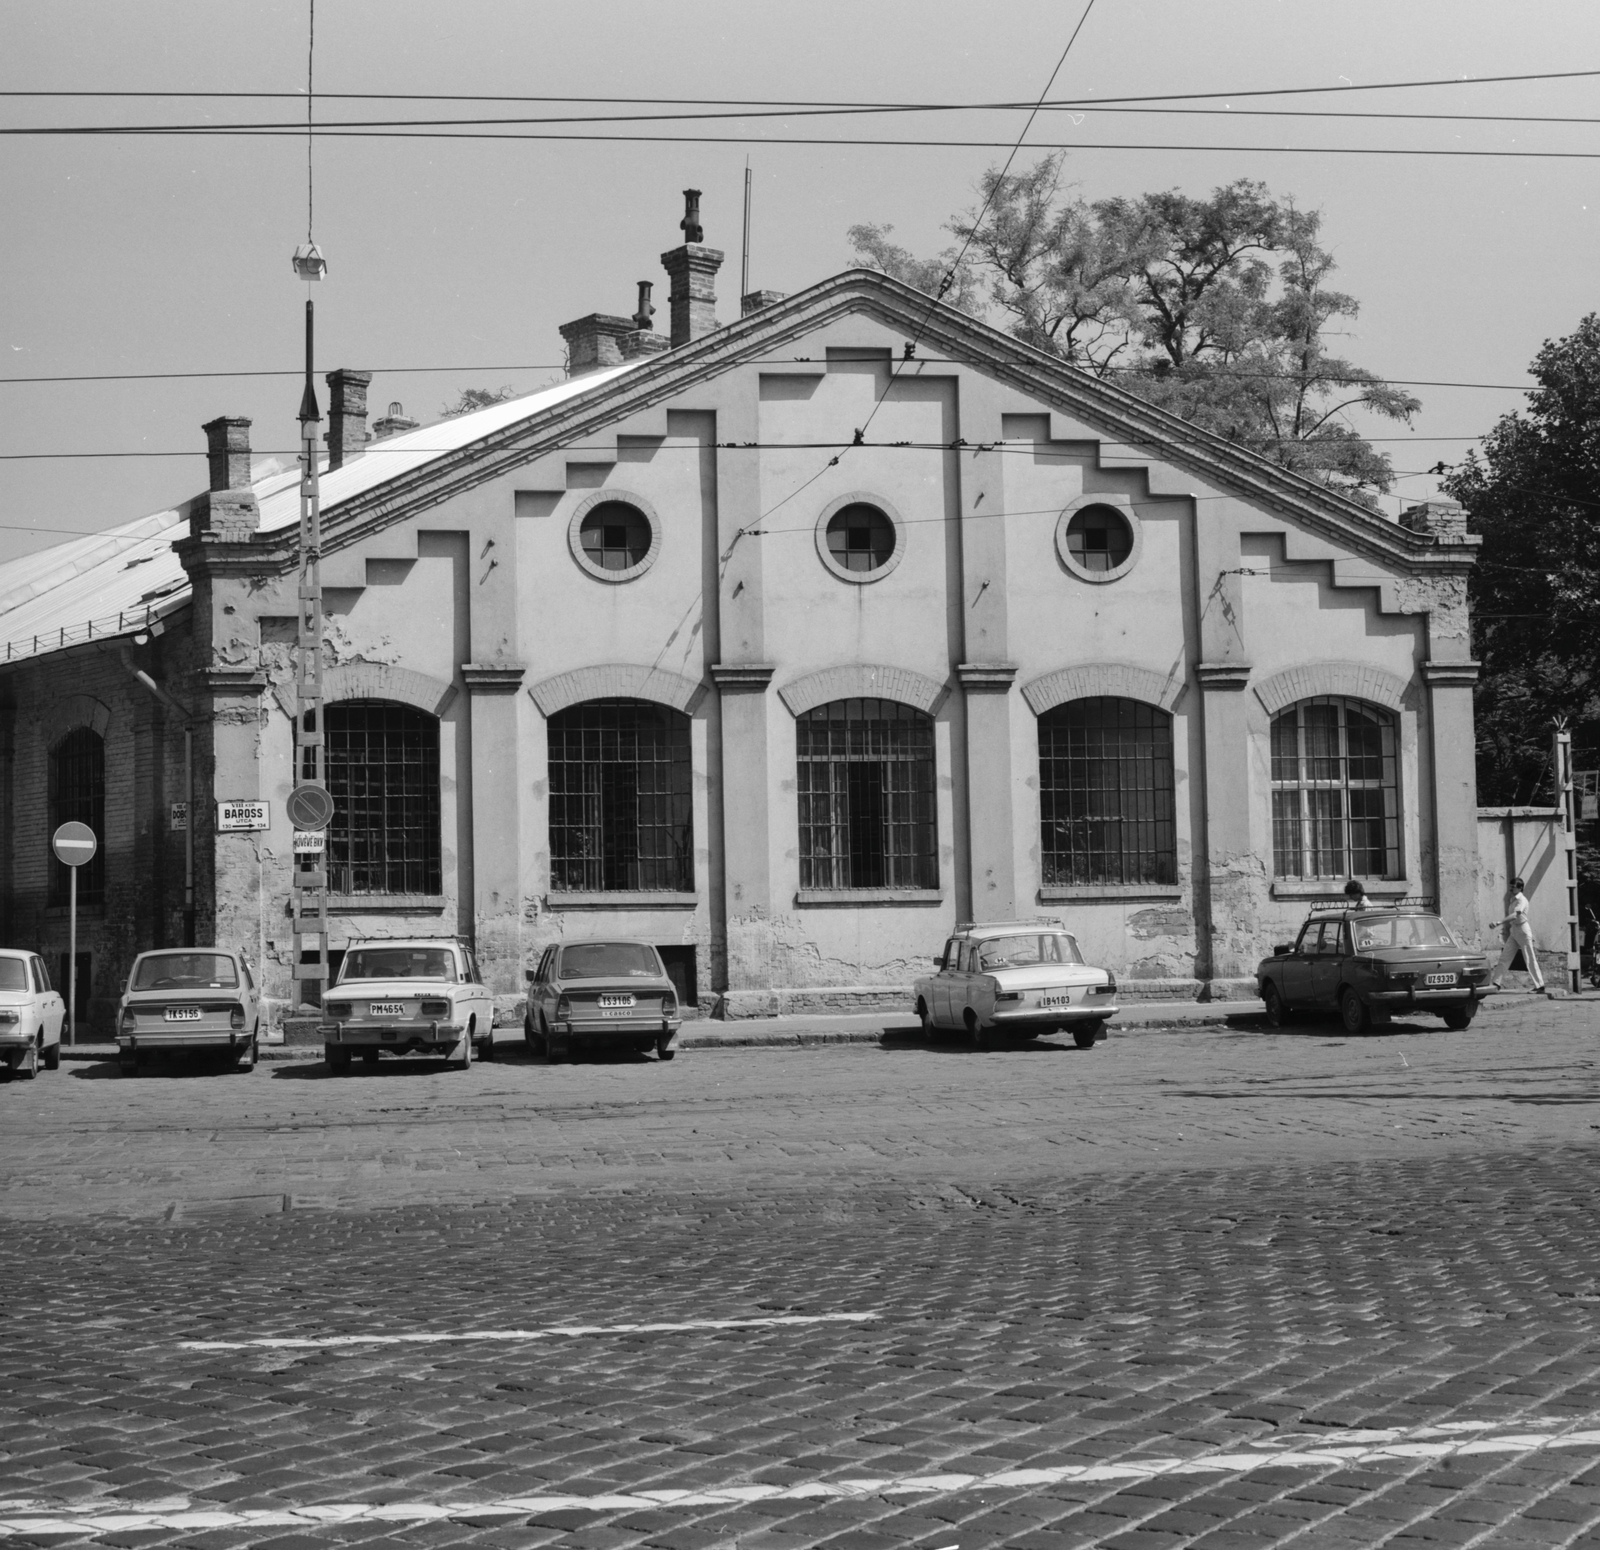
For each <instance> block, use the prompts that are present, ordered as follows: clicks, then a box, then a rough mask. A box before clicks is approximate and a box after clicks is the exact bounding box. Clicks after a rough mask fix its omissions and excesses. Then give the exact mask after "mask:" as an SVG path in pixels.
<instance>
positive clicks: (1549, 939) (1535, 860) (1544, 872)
mask: <svg viewBox="0 0 1600 1550" xmlns="http://www.w3.org/2000/svg"><path fill="white" fill-rule="evenodd" d="M1478 855H1479V869H1478V919H1479V921H1480V923H1481V931H1482V935H1481V938H1480V940H1481V943H1482V946H1483V949H1484V951H1485V952H1488V953H1494V954H1498V953H1499V951H1500V948H1501V945H1502V944H1503V942H1504V941H1505V932H1504V931H1503V930H1501V929H1500V928H1499V927H1497V926H1495V925H1494V924H1493V922H1495V921H1498V920H1504V919H1505V917H1506V915H1507V913H1508V912H1509V910H1510V908H1511V888H1510V883H1511V879H1512V878H1513V877H1520V878H1521V879H1522V880H1523V882H1524V884H1525V885H1526V887H1525V889H1524V892H1525V893H1526V894H1527V898H1528V906H1529V909H1528V919H1529V921H1530V923H1531V924H1532V926H1533V940H1534V943H1535V946H1536V949H1537V951H1538V954H1539V967H1540V968H1541V970H1542V971H1543V973H1544V977H1545V979H1546V981H1547V982H1548V983H1550V984H1551V985H1554V986H1557V987H1560V986H1562V985H1563V984H1564V983H1565V979H1566V973H1567V936H1568V932H1567V873H1566V857H1565V852H1564V851H1563V849H1562V845H1561V810H1560V809H1559V808H1555V807H1480V808H1479V809H1478Z"/></svg>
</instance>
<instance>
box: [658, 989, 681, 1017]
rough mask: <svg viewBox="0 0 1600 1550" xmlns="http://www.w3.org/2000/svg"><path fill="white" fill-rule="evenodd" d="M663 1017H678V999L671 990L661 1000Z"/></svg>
mask: <svg viewBox="0 0 1600 1550" xmlns="http://www.w3.org/2000/svg"><path fill="white" fill-rule="evenodd" d="M661 1015H662V1016H663V1017H676V1016H677V1015H678V998H677V996H676V995H674V994H673V993H672V992H671V991H670V990H669V991H668V992H667V993H666V995H664V996H663V997H662V998H661Z"/></svg>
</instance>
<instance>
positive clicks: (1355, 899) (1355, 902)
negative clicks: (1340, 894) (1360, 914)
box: [1344, 877, 1372, 910]
mask: <svg viewBox="0 0 1600 1550" xmlns="http://www.w3.org/2000/svg"><path fill="white" fill-rule="evenodd" d="M1344 896H1345V898H1346V899H1347V900H1349V903H1348V905H1347V906H1346V907H1347V908H1348V909H1353V910H1368V909H1371V908H1372V900H1371V899H1369V898H1368V897H1367V890H1366V886H1365V885H1364V884H1363V883H1361V882H1359V881H1358V880H1357V879H1356V878H1353V877H1352V878H1351V879H1350V881H1349V882H1347V883H1346V884H1345V885H1344Z"/></svg>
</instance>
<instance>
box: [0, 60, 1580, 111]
mask: <svg viewBox="0 0 1600 1550" xmlns="http://www.w3.org/2000/svg"><path fill="white" fill-rule="evenodd" d="M1593 76H1600V70H1547V71H1537V72H1534V73H1532V74H1523V75H1480V76H1474V77H1470V78H1469V77H1465V76H1438V77H1432V78H1428V79H1419V80H1410V81H1368V82H1363V83H1355V82H1345V83H1344V84H1342V85H1339V86H1261V87H1250V88H1244V89H1240V90H1237V91H1207V92H1161V93H1149V94H1145V95H1142V96H1137V97H1073V98H1054V99H1051V98H1049V97H1048V96H1047V97H1046V98H1045V99H1043V100H1041V101H1040V102H1039V103H1037V104H1035V103H1032V102H999V103H915V102H913V103H881V102H855V101H849V100H844V101H840V100H837V99H835V100H831V101H830V100H817V99H808V98H788V97H630V96H610V97H573V96H551V95H539V96H531V95H525V94H509V93H482V92H330V91H324V92H322V94H321V95H322V98H323V100H324V101H328V100H335V101H340V102H575V103H581V104H598V103H607V102H611V103H618V102H620V103H629V104H639V105H642V104H646V103H649V104H654V105H664V106H669V107H725V108H738V107H748V108H782V107H789V108H823V109H862V110H888V111H902V110H909V111H926V110H930V109H933V110H940V111H943V110H946V109H974V108H975V109H980V110H987V109H991V108H1002V109H1003V108H1029V107H1034V106H1037V107H1040V108H1045V109H1050V108H1084V107H1105V106H1107V105H1108V104H1115V103H1140V102H1223V101H1228V100H1230V99H1233V98H1243V97H1251V98H1254V97H1309V96H1321V95H1327V94H1330V93H1345V92H1358V91H1410V90H1413V89H1415V88H1419V87H1437V86H1496V85H1504V84H1507V83H1512V82H1519V81H1566V80H1582V79H1586V78H1589V77H1593ZM302 95H303V94H302V93H300V92H297V91H251V92H245V91H125V90H111V91H98V90H88V89H73V90H50V89H43V90H41V89H33V88H26V89H17V90H7V91H0V98H6V97H79V98H81V97H106V98H122V97H137V98H144V99H152V98H156V99H204V100H208V101H223V100H238V101H250V100H255V101H264V100H284V99H288V100H292V101H296V102H298V101H300V100H301V97H302Z"/></svg>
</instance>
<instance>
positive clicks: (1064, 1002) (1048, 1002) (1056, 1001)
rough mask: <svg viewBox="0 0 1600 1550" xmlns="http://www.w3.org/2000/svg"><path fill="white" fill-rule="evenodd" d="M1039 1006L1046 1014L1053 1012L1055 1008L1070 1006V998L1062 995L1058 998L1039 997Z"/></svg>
mask: <svg viewBox="0 0 1600 1550" xmlns="http://www.w3.org/2000/svg"><path fill="white" fill-rule="evenodd" d="M1039 1005H1040V1006H1042V1007H1043V1008H1044V1009H1045V1010H1046V1011H1047V1012H1050V1011H1054V1010H1055V1009H1056V1008H1057V1007H1063V1006H1071V1005H1072V997H1071V996H1070V995H1067V994H1065V993H1063V994H1062V995H1059V996H1040V997H1039Z"/></svg>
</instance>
